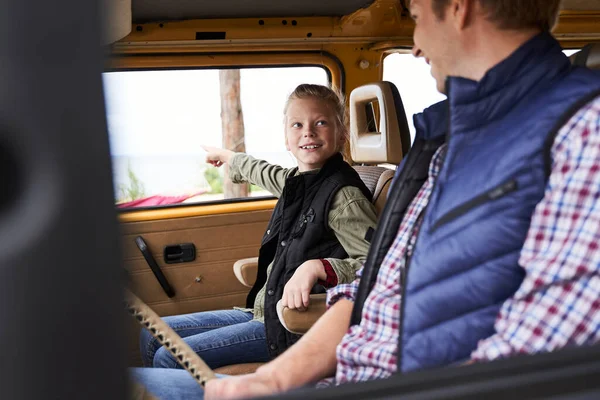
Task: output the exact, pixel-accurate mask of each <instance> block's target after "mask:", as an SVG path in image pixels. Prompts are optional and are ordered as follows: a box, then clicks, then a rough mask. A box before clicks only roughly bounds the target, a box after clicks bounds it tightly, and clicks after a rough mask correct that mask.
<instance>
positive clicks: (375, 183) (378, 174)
mask: <svg viewBox="0 0 600 400" xmlns="http://www.w3.org/2000/svg"><path fill="white" fill-rule="evenodd" d="M354 169H355V170H356V172H358V175H360V179H362V181H363V182H364V183H365V185H366V186H367V188H369V190H370V191H371V193H372V194H373V204H374V205H375V209H376V210H377V216H379V215H381V211H383V206H385V202H386V200H387V192H388V190H389V188H390V184H391V183H392V179H393V178H394V172H395V171H394V170H392V169H389V168H385V167H376V166H366V165H357V166H355V167H354Z"/></svg>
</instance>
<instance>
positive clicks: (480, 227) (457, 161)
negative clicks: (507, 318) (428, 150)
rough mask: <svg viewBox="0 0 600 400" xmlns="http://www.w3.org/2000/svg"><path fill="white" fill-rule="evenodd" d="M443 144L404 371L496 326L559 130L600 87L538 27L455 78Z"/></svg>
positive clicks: (456, 352) (421, 240)
mask: <svg viewBox="0 0 600 400" xmlns="http://www.w3.org/2000/svg"><path fill="white" fill-rule="evenodd" d="M447 91H448V104H449V127H448V136H447V139H446V143H447V146H448V147H447V152H446V157H445V160H444V163H443V167H442V169H441V171H440V175H439V177H438V179H437V182H436V184H435V187H434V190H433V193H432V195H431V198H430V201H429V205H428V207H427V210H426V212H425V213H424V215H423V222H422V225H421V229H420V231H419V236H418V239H417V242H416V245H415V246H414V251H413V254H412V256H411V257H409V259H407V262H408V264H407V269H406V271H405V274H404V276H403V279H402V284H403V286H404V290H403V293H404V296H403V297H404V299H403V301H402V303H403V304H402V317H401V318H402V319H401V325H400V343H399V346H400V348H399V360H398V362H399V370H400V371H411V370H419V369H424V368H429V367H433V366H438V365H448V364H451V363H454V362H457V361H460V360H464V359H467V358H468V357H469V355H470V353H471V352H472V351H473V350H474V349H475V348H476V346H477V342H478V341H479V340H481V339H484V338H487V337H489V336H491V335H493V334H494V321H495V318H496V316H497V314H498V312H499V310H500V307H501V305H502V304H503V303H504V301H506V300H507V299H508V298H510V297H511V296H512V295H513V294H514V293H515V291H516V290H517V288H518V287H519V286H520V284H521V282H522V281H523V278H524V270H523V269H522V268H521V267H520V266H519V264H518V258H519V252H520V250H521V248H522V246H523V243H524V241H525V237H526V234H527V231H528V228H529V225H530V220H531V216H532V214H533V212H534V208H535V206H536V204H537V203H538V202H539V201H540V200H541V199H542V197H543V196H544V191H545V188H546V182H547V178H548V175H549V171H550V170H549V168H550V166H551V159H550V157H549V156H550V148H551V146H552V144H553V141H554V138H555V135H556V133H557V132H558V130H559V129H560V128H561V127H562V126H563V125H564V124H565V123H566V122H567V121H568V119H569V118H571V117H572V116H573V115H574V113H575V112H576V111H577V110H578V109H579V108H581V107H582V106H583V105H584V104H585V103H587V102H589V101H591V100H592V99H593V98H594V97H596V96H598V95H600V74H598V73H596V72H593V71H590V70H587V69H581V68H573V67H571V65H570V63H569V60H568V58H567V57H566V56H565V55H564V54H563V53H562V51H561V48H560V46H559V44H558V42H556V40H555V39H553V38H552V37H551V36H550V35H549V34H540V35H538V36H536V37H534V38H533V39H531V40H530V41H528V42H527V43H526V44H524V45H523V46H522V47H521V48H519V49H518V50H517V51H516V52H514V53H513V54H512V55H511V56H510V57H508V58H507V59H506V60H504V61H502V62H501V63H500V64H498V65H497V66H495V67H494V68H492V69H491V70H490V71H489V72H488V73H487V74H486V75H485V77H484V78H483V79H482V80H481V81H480V82H474V81H471V80H467V79H462V78H450V79H448V81H447Z"/></svg>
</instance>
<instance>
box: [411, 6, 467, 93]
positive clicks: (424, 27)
mask: <svg viewBox="0 0 600 400" xmlns="http://www.w3.org/2000/svg"><path fill="white" fill-rule="evenodd" d="M432 1H433V0H412V1H411V2H410V12H411V15H412V17H413V19H414V20H415V32H414V35H413V39H414V42H415V46H414V47H413V55H414V56H415V57H424V58H425V60H426V61H427V63H428V64H429V65H431V75H433V77H434V78H435V80H436V83H437V89H438V91H440V92H441V93H446V87H445V86H446V78H447V77H448V76H450V75H454V74H455V73H456V72H457V71H453V69H455V62H454V61H455V60H456V59H457V57H459V55H458V54H457V51H456V50H457V48H456V46H457V39H458V38H457V37H456V33H457V32H456V29H455V28H454V25H453V23H452V18H451V17H450V14H451V13H450V7H448V9H447V10H446V16H445V18H444V19H443V20H440V19H439V18H438V17H437V15H436V14H435V13H434V11H433V8H432Z"/></svg>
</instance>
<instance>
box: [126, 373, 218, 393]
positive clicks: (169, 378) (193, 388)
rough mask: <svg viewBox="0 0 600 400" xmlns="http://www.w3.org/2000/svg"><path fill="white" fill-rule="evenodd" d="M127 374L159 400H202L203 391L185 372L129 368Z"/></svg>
mask: <svg viewBox="0 0 600 400" xmlns="http://www.w3.org/2000/svg"><path fill="white" fill-rule="evenodd" d="M129 373H130V374H131V377H132V378H133V379H134V380H135V381H137V382H138V383H141V384H142V385H144V386H145V387H146V389H147V390H148V391H149V392H150V393H152V394H153V395H154V396H155V397H156V398H157V399H159V400H189V399H194V400H203V399H204V390H202V388H201V387H200V385H198V383H197V382H196V381H195V380H194V378H192V376H191V375H190V374H189V373H188V372H187V371H184V370H180V369H165V368H130V369H129ZM222 376H223V375H220V376H219V377H222Z"/></svg>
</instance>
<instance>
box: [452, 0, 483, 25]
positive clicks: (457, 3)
mask: <svg viewBox="0 0 600 400" xmlns="http://www.w3.org/2000/svg"><path fill="white" fill-rule="evenodd" d="M476 1H479V0H452V5H451V6H450V10H449V14H450V16H451V18H452V20H453V21H454V26H455V27H456V29H458V30H460V31H462V30H464V29H465V28H466V27H467V25H468V24H469V20H470V19H471V18H472V13H473V11H474V9H475V2H476Z"/></svg>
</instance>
